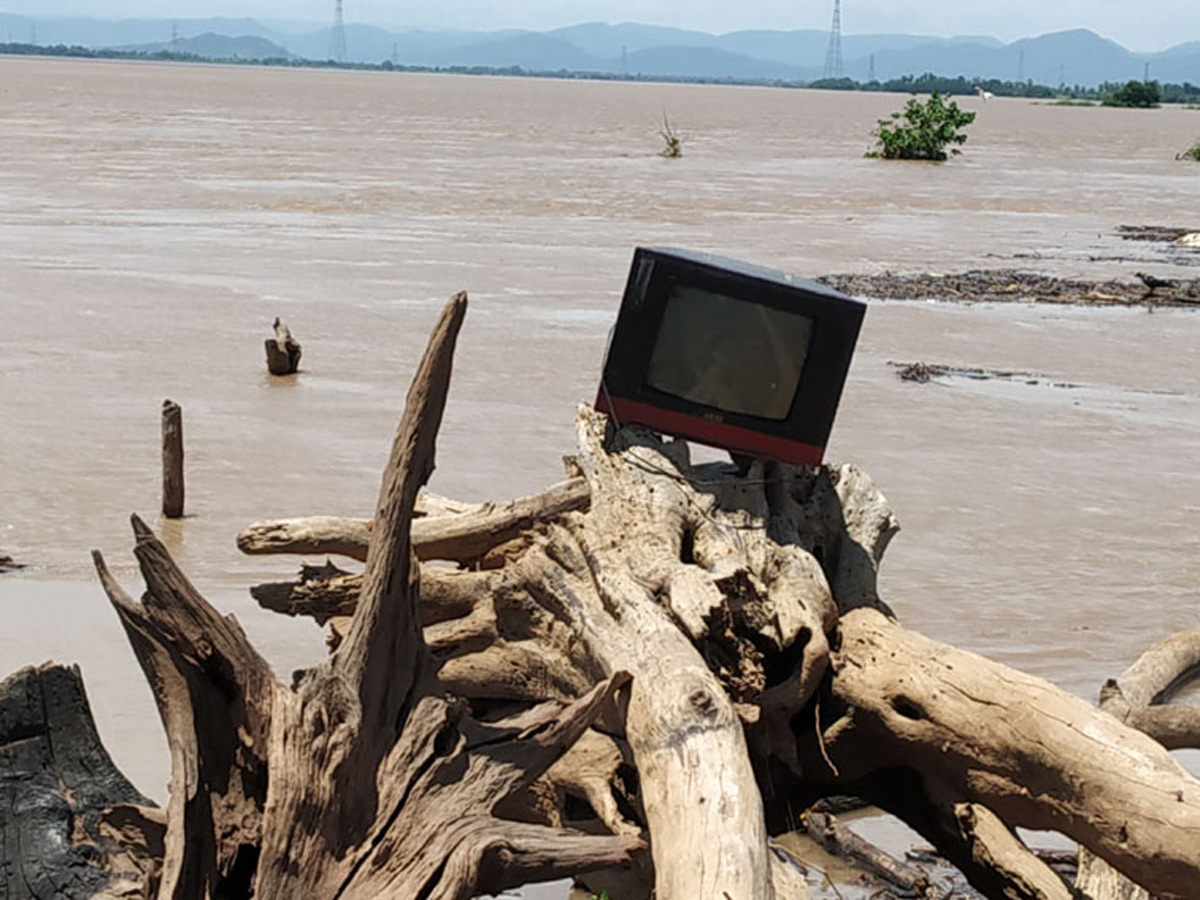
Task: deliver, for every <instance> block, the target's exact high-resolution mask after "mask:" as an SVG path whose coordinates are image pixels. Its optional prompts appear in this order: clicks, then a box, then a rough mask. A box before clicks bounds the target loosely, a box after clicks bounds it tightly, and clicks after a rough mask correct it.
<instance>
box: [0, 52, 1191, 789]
mask: <svg viewBox="0 0 1200 900" xmlns="http://www.w3.org/2000/svg"><path fill="white" fill-rule="evenodd" d="M902 101H903V98H902V97H899V96H896V95H868V94H842V93H833V92H826V93H822V92H808V91H794V90H777V89H759V88H745V87H714V86H684V85H648V84H647V85H637V84H616V83H588V82H581V81H580V82H577V81H541V80H519V79H493V78H467V77H452V76H425V75H400V74H386V73H358V72H337V71H283V70H273V69H263V68H237V67H221V66H200V65H189V66H173V65H150V64H135V63H125V62H90V61H89V62H81V61H62V60H32V59H0V550H2V551H4V552H7V553H9V554H11V555H13V556H14V557H16V558H18V559H19V560H21V561H23V562H25V563H26V564H27V565H28V568H27V569H26V570H24V571H23V572H22V573H20V574H19V576H18V575H8V576H3V577H0V622H2V623H3V625H2V626H0V674H2V673H6V672H9V671H12V670H14V669H16V668H19V667H20V666H22V665H25V664H29V663H37V662H41V661H44V660H47V659H57V660H60V661H64V662H78V663H80V664H81V665H82V666H83V670H84V673H85V677H86V680H87V684H88V687H89V691H90V694H91V698H92V702H93V705H94V707H95V711H96V716H97V719H98V723H99V727H100V730H101V733H102V735H103V737H104V740H105V742H106V744H107V746H108V747H109V749H110V750H111V752H112V754H113V756H114V757H115V759H116V760H117V762H118V764H119V765H120V766H121V767H122V768H123V769H124V770H125V771H126V773H127V774H129V775H130V777H131V778H133V780H134V781H135V782H136V783H137V784H138V785H139V786H140V787H141V788H142V790H143V791H145V792H146V793H148V794H149V795H151V796H153V797H155V798H157V799H159V800H163V799H164V795H165V783H166V779H167V770H168V763H167V757H166V750H165V745H164V741H163V738H162V736H161V733H160V730H159V726H158V721H157V716H156V715H155V713H154V710H153V704H152V701H151V698H150V694H149V691H148V689H147V688H146V687H145V684H144V679H143V678H142V676H141V674H140V672H139V671H138V669H137V666H136V664H135V662H134V660H133V655H132V653H131V652H130V651H129V649H128V647H127V645H126V643H125V639H124V637H123V635H122V633H121V631H120V628H119V626H118V624H117V621H116V618H115V616H114V614H113V613H112V612H111V611H110V609H109V608H108V605H107V603H106V601H105V599H104V596H103V594H102V592H101V590H100V588H99V587H98V585H97V583H96V581H95V578H94V577H93V575H92V573H91V568H90V561H89V557H88V552H89V550H91V549H92V548H99V549H100V550H102V551H103V553H104V554H105V556H106V558H107V559H108V561H109V563H110V565H112V566H113V567H114V569H115V570H116V572H117V573H118V575H119V576H120V577H121V578H122V579H123V581H124V582H125V583H126V585H127V586H128V587H129V588H130V590H131V591H133V592H135V593H136V592H137V591H138V590H139V588H140V585H139V582H138V580H137V578H136V572H135V569H134V567H133V566H132V555H131V553H130V547H131V536H130V532H129V528H128V514H129V513H130V512H131V511H135V510H136V511H138V512H139V513H140V514H142V515H143V516H145V517H146V518H147V520H148V521H149V522H150V523H151V524H152V526H153V527H155V528H156V529H158V530H159V531H160V532H161V533H162V535H163V537H164V539H165V540H166V542H167V543H168V545H169V546H170V547H171V549H172V550H173V552H174V553H175V554H176V556H177V558H178V559H179V561H180V562H181V564H182V565H183V567H184V569H185V570H186V571H187V572H188V573H189V575H190V576H191V577H192V579H193V580H194V581H195V583H196V584H197V585H198V586H199V587H200V589H201V590H202V591H203V592H204V593H205V594H206V596H208V597H209V598H210V599H211V600H212V601H213V602H214V603H215V604H216V605H217V606H218V607H219V608H221V609H222V610H227V611H229V612H232V613H234V614H236V615H237V617H238V618H239V619H240V620H241V621H242V622H243V623H244V624H245V626H246V628H247V630H248V632H249V633H250V635H251V637H252V639H253V640H254V641H255V642H256V643H257V644H258V645H259V646H260V647H261V648H263V649H264V651H265V652H266V653H267V654H268V656H269V657H270V659H271V660H272V661H273V663H274V664H275V665H276V666H277V667H278V668H279V670H280V671H281V672H284V673H286V672H289V671H290V670H291V669H292V668H295V667H298V666H303V665H306V664H308V663H311V662H312V661H313V660H314V659H316V658H317V657H318V656H319V654H321V652H322V649H323V648H322V643H321V635H320V633H319V631H318V630H317V629H316V628H315V627H313V626H310V625H308V624H306V623H303V622H296V621H291V620H286V619H283V618H281V617H279V616H276V615H273V614H269V613H264V612H261V611H259V610H258V609H257V608H256V607H255V605H254V604H253V602H252V601H251V600H250V598H249V596H248V594H247V592H246V588H247V586H248V585H250V584H253V583H257V582H261V581H266V580H280V579H282V578H286V577H288V576H289V575H290V573H291V572H292V571H293V570H294V562H293V560H291V559H289V558H274V559H272V558H269V557H267V558H262V557H260V558H250V557H244V556H241V555H239V554H238V552H237V550H236V548H235V547H234V543H233V537H234V535H235V534H236V533H237V532H238V531H239V530H240V529H241V528H242V527H244V526H245V525H246V524H248V523H250V522H251V521H254V520H257V519H263V518H271V517H277V516H289V515H305V514H312V513H334V514H350V515H367V514H369V513H370V511H371V509H372V505H373V502H374V497H375V493H376V491H377V488H378V478H379V474H380V472H381V469H382V466H383V463H384V461H385V458H386V454H387V449H388V445H389V441H390V436H391V432H392V430H393V428H394V426H395V422H396V419H397V416H398V414H399V409H400V405H401V403H402V399H403V396H404V392H405V390H406V388H407V382H408V379H409V377H410V375H411V372H412V369H413V367H414V365H415V363H416V360H417V357H418V354H419V352H420V350H421V348H422V346H423V343H424V340H425V338H426V335H427V331H428V329H429V327H430V325H431V324H432V322H433V320H434V318H435V317H436V315H437V312H438V309H439V307H440V305H441V303H442V302H443V301H444V299H445V298H446V297H447V296H449V295H450V294H452V293H454V292H455V291H458V290H467V291H468V292H469V293H470V296H471V307H470V311H469V313H468V317H467V321H466V326H465V329H464V332H463V335H462V338H461V340H460V344H459V351H458V357H457V362H456V370H455V378H454V384H453V389H452V394H451V398H450V404H449V408H448V410H447V413H446V418H445V423H444V426H443V428H442V432H441V439H440V444H439V455H438V469H437V472H436V473H435V475H434V477H433V481H432V484H431V488H432V489H433V490H435V491H437V492H439V493H442V494H446V495H450V496H454V497H458V498H461V499H465V500H483V499H488V498H493V499H500V498H504V497H508V496H513V495H519V494H523V493H529V492H532V491H536V490H538V489H539V488H541V487H544V486H546V485H548V484H550V483H552V482H554V481H556V480H558V479H559V477H560V473H561V463H560V457H561V456H562V455H563V454H564V453H569V452H571V450H572V420H573V416H574V409H575V405H576V404H577V403H578V402H579V401H581V400H589V399H591V398H592V397H593V396H594V394H595V386H596V381H597V377H598V372H599V366H600V362H601V357H602V354H603V348H604V341H605V336H606V333H607V330H608V328H609V327H610V325H611V323H612V322H613V319H614V315H615V311H616V308H617V305H618V302H619V297H620V292H621V289H622V287H623V284H624V278H625V272H626V269H627V266H628V262H629V259H630V257H631V254H632V250H633V247H634V246H635V245H637V244H670V245H676V246H684V247H690V248H694V249H702V250H709V251H714V252H719V253H723V254H726V255H730V256H735V257H742V258H747V259H750V260H752V261H755V262H759V263H763V264H766V265H770V266H774V267H777V268H781V269H785V270H788V271H791V272H796V273H798V274H802V275H809V276H812V275H820V274H825V273H832V272H845V271H863V272H881V271H884V270H892V271H957V270H963V269H968V268H993V267H1004V266H1010V267H1011V266H1023V267H1027V268H1034V269H1036V270H1038V271H1043V272H1049V273H1052V274H1060V275H1069V276H1074V277H1083V278H1094V279H1096V280H1097V281H1099V280H1102V279H1104V278H1108V277H1114V276H1117V277H1125V278H1130V277H1132V272H1133V271H1135V270H1138V269H1141V270H1146V271H1153V272H1156V273H1157V274H1160V275H1164V276H1171V275H1175V276H1187V275H1194V274H1196V272H1197V270H1195V269H1191V270H1188V269H1186V268H1184V267H1183V265H1184V264H1185V263H1187V262H1189V261H1190V260H1189V258H1188V257H1186V256H1184V255H1182V254H1172V253H1169V252H1166V251H1164V250H1163V249H1162V248H1159V247H1155V246H1154V245H1149V244H1133V243H1128V242H1122V241H1121V240H1119V239H1118V238H1117V237H1115V236H1114V232H1115V229H1116V228H1117V226H1118V225H1121V224H1163V225H1177V226H1180V227H1189V226H1192V227H1195V228H1197V229H1198V230H1200V212H1198V211H1200V166H1196V165H1188V164H1185V163H1179V162H1175V161H1174V155H1175V154H1176V153H1177V152H1179V151H1180V150H1182V149H1184V148H1185V147H1187V146H1189V145H1190V144H1191V143H1192V142H1193V141H1194V140H1195V139H1196V138H1197V137H1198V136H1200V111H1192V110H1184V109H1165V110H1159V111H1151V112H1145V111H1132V110H1110V109H1100V108H1094V109H1086V108H1062V107H1054V106H1047V105H1037V104H1033V103H1031V102H1029V101H1024V100H992V101H990V102H987V103H984V102H982V101H979V100H976V99H974V98H971V99H968V100H965V101H962V102H963V105H965V106H968V107H970V108H972V109H976V110H977V111H978V113H979V117H978V120H977V121H976V123H975V124H974V125H973V126H972V127H971V128H970V141H969V142H968V144H967V145H966V147H965V154H964V155H963V156H962V157H961V158H959V159H957V160H954V161H953V162H951V163H949V164H947V165H941V166H938V165H923V164H905V163H882V162H877V161H872V160H867V159H863V157H862V154H863V151H864V150H865V149H867V147H868V145H869V143H870V137H869V132H870V130H871V128H872V125H873V123H874V122H875V120H876V119H877V118H879V117H880V116H883V115H885V114H887V113H888V112H889V111H891V110H893V109H895V108H898V106H899V105H900V104H901V103H902ZM664 111H665V112H666V113H667V114H668V115H669V117H670V119H671V122H672V125H673V126H674V127H675V128H676V130H677V131H679V132H680V133H682V135H683V136H684V145H683V147H684V157H683V158H682V159H680V160H674V161H670V160H664V159H661V158H659V157H658V156H657V155H656V151H657V149H658V148H659V147H660V146H661V141H660V139H659V137H658V134H657V129H658V126H659V123H660V121H661V119H662V116H663V114H664ZM275 316H281V317H283V318H284V319H285V320H286V321H287V323H288V324H289V325H290V326H291V328H292V330H293V332H294V333H295V335H296V336H297V337H298V338H299V339H300V340H301V341H302V343H303V345H304V359H303V363H302V366H303V372H302V374H301V375H300V376H299V377H297V378H293V379H282V380H274V379H271V378H269V377H268V376H267V375H266V371H265V366H264V361H263V350H262V341H263V339H264V338H265V337H266V336H267V335H268V334H269V332H270V324H271V321H272V319H273V318H274V317H275ZM918 359H920V360H925V361H928V362H938V363H948V364H954V365H962V366H983V367H990V368H997V369H1015V370H1021V371H1027V372H1033V373H1037V374H1039V375H1041V376H1045V378H1043V379H1040V380H1039V383H1038V384H1036V385H1033V384H1026V383H1025V382H1024V381H1022V380H1017V381H1014V382H1011V383H1010V382H971V381H953V382H946V383H935V384H930V385H924V386H919V385H912V384H907V383H902V382H900V381H899V380H898V379H897V378H896V375H895V373H894V371H893V369H892V368H890V367H889V366H888V362H889V361H892V360H901V361H912V360H918ZM1047 381H1050V382H1068V383H1071V384H1073V385H1078V387H1075V388H1071V389H1066V388H1061V387H1053V386H1049V385H1048V383H1047ZM168 397H169V398H171V399H174V400H176V401H178V402H179V403H181V404H182V406H183V409H184V420H185V421H184V432H185V438H186V444H187V477H188V480H187V491H188V493H187V507H188V512H189V517H188V518H186V519H184V520H182V521H178V522H163V521H160V520H159V518H158V515H157V509H158V506H159V488H160V475H159V408H160V405H161V403H162V400H163V399H164V398H168ZM1198 448H1200V318H1198V317H1197V314H1193V313H1191V312H1188V311H1186V310H1184V311H1180V310H1159V311H1156V312H1155V313H1153V314H1149V313H1147V312H1146V311H1145V310H1128V309H1120V310H1100V309H1079V308H1062V307H1051V306H1042V305H1031V304H1013V305H1006V306H961V305H946V304H934V303H886V302H876V303H872V305H871V307H870V309H869V311H868V315H867V319H866V324H865V328H864V332H863V335H862V340H861V342H860V347H859V352H858V355H857V358H856V361H855V364H854V367H853V369H852V371H851V374H850V378H849V382H848V384H847V388H846V394H845V397H844V401H843V404H842V408H841V412H840V416H839V419H838V422H837V426H836V428H835V431H834V436H833V441H832V445H831V448H830V452H829V457H830V458H831V459H833V460H837V461H851V462H854V463H857V464H858V465H860V466H862V467H863V468H865V469H866V470H867V471H869V472H870V473H872V474H873V475H874V477H875V478H876V479H877V480H878V481H879V482H880V483H881V484H882V486H883V487H884V489H885V491H886V492H887V494H888V495H889V497H890V499H891V501H892V503H893V505H894V506H895V508H896V509H897V511H898V514H899V517H900V519H901V522H902V524H903V526H904V530H903V531H902V533H901V534H900V536H899V537H898V538H897V539H896V540H895V541H894V542H893V544H892V547H891V549H890V550H889V552H888V556H887V559H886V560H885V565H884V570H883V580H882V586H883V590H884V592H885V595H886V597H887V598H888V599H889V600H890V602H891V603H892V604H893V605H894V607H895V608H896V610H897V611H898V613H899V614H900V616H901V617H902V619H903V620H904V621H905V622H906V623H907V624H908V625H910V626H912V627H915V628H918V629H920V630H922V631H924V632H926V633H928V634H930V635H931V636H933V637H936V638H938V639H940V640H943V641H948V642H951V643H954V644H958V645H960V646H963V647H967V648H970V649H973V650H976V651H980V652H982V653H985V654H987V655H989V656H991V657H993V658H996V659H998V660H1001V661H1003V662H1005V663H1009V664H1012V665H1015V666H1018V667H1021V668H1023V669H1025V670H1027V671H1030V672H1033V673H1036V674H1038V675H1041V676H1044V677H1046V678H1049V679H1050V680H1052V681H1054V682H1055V683H1057V684H1059V685H1062V686H1063V687H1065V688H1066V689H1068V690H1070V691H1073V692H1075V693H1077V694H1079V695H1081V696H1084V697H1088V698H1093V697H1094V696H1095V695H1096V692H1097V690H1098V688H1099V686H1100V684H1101V683H1102V682H1103V681H1104V679H1105V678H1107V677H1110V676H1113V675H1116V674H1117V673H1119V672H1120V671H1121V670H1122V669H1123V668H1124V667H1125V666H1126V665H1127V664H1128V663H1129V662H1131V661H1132V660H1133V659H1134V658H1135V657H1136V656H1137V655H1138V653H1140V652H1141V650H1142V649H1143V648H1144V647H1146V646H1147V645H1148V644H1149V643H1151V642H1153V641H1155V640H1157V639H1159V638H1161V637H1164V636H1166V635H1168V634H1170V633H1171V632H1173V631H1176V630H1179V629H1184V628H1192V627H1195V626H1197V625H1198V624H1200V586H1198V584H1200V453H1198V452H1197V450H1198Z"/></svg>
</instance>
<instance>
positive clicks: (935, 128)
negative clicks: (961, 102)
mask: <svg viewBox="0 0 1200 900" xmlns="http://www.w3.org/2000/svg"><path fill="white" fill-rule="evenodd" d="M974 121H975V113H973V112H968V111H966V110H963V109H959V107H958V104H957V103H955V102H954V101H953V100H950V101H949V102H947V101H946V99H945V98H944V97H943V96H942V95H941V94H939V93H937V92H936V91H935V92H934V93H933V94H931V95H930V96H929V99H928V100H926V101H925V102H924V103H922V102H921V101H920V100H919V99H918V98H917V97H916V95H913V96H912V97H910V98H909V100H908V103H907V104H906V105H905V107H904V109H903V110H901V111H900V112H895V113H892V115H891V118H888V119H880V120H879V123H878V128H877V129H876V130H875V132H874V134H875V138H876V145H875V148H874V149H873V150H870V151H868V153H867V156H870V157H874V158H876V159H932V160H944V159H946V157H947V148H948V147H949V148H950V150H949V152H950V153H954V154H957V153H959V152H960V151H959V149H958V147H957V146H954V145H956V144H965V143H966V142H967V136H966V135H965V134H963V133H962V132H961V131H959V129H960V128H965V127H966V126H968V125H970V124H971V123H972V122H974Z"/></svg>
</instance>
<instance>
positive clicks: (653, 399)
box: [596, 247, 866, 465]
mask: <svg viewBox="0 0 1200 900" xmlns="http://www.w3.org/2000/svg"><path fill="white" fill-rule="evenodd" d="M865 310H866V306H865V304H863V303H861V302H859V301H857V300H854V299H851V298H850V297H847V296H845V295H843V294H840V293H838V292H837V291H834V290H831V289H830V288H827V287H825V286H824V285H821V284H818V283H816V282H813V281H805V280H801V279H795V278H792V277H790V276H788V275H785V274H783V273H782V272H776V271H773V270H771V269H764V268H760V267H758V266H754V265H750V264H748V263H743V262H737V261H735V260H730V259H723V258H721V257H716V256H709V255H706V254H700V253H692V252H689V251H686V250H675V249H665V248H647V247H639V248H638V249H637V250H636V252H635V253H634V257H633V265H632V267H631V269H630V272H629V282H628V284H627V285H626V287H625V296H624V298H623V300H622V302H621V310H620V314H619V315H618V318H617V324H616V326H615V328H614V329H613V333H612V337H611V339H610V341H609V348H608V355H607V358H606V360H605V363H604V375H603V377H602V379H601V383H600V391H599V395H598V396H597V398H596V408H597V409H598V410H600V411H601V412H603V413H605V414H607V415H608V416H609V417H610V418H611V419H612V420H613V421H614V422H616V423H618V424H620V425H627V424H636V425H641V426H643V427H646V428H649V429H651V430H654V431H658V432H662V433H664V434H671V435H675V436H677V437H682V438H686V439H689V440H694V441H697V442H699V443H702V444H708V445H711V446H714V447H721V448H724V449H726V450H729V451H730V452H731V453H734V454H739V455H742V456H750V457H757V458H761V459H769V460H778V461H780V462H786V463H792V464H795V465H818V464H820V462H821V460H822V458H823V456H824V453H825V445H826V443H827V442H828V440H829V432H830V430H831V429H832V428H833V419H834V414H835V413H836V412H837V407H838V401H839V400H840V399H841V395H842V386H843V385H844V384H845V381H846V372H847V370H848V369H849V368H850V360H851V357H852V356H853V355H854V345H855V343H856V341H857V340H858V332H859V328H860V326H861V325H862V318H863V313H864V312H865Z"/></svg>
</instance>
